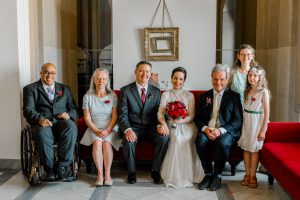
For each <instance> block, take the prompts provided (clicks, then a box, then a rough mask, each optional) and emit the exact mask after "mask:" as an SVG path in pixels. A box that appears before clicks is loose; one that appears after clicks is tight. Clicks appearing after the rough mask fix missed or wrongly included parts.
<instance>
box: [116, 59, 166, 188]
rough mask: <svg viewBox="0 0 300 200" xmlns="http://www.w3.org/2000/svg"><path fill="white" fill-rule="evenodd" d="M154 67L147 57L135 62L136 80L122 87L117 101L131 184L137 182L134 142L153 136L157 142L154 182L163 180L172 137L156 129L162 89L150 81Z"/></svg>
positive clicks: (158, 182) (153, 166)
mask: <svg viewBox="0 0 300 200" xmlns="http://www.w3.org/2000/svg"><path fill="white" fill-rule="evenodd" d="M151 68H152V66H151V64H150V63H149V62H146V61H141V62H139V63H138V64H137V65H136V68H135V77H136V81H135V82H133V83H131V84H129V85H127V86H124V87H123V88H121V94H120V99H119V103H118V113H119V117H118V124H119V127H120V129H121V132H122V133H121V134H122V137H123V153H124V157H125V159H126V161H127V165H128V170H129V173H128V178H127V181H128V183H130V184H133V183H136V169H135V146H136V144H137V142H139V141H140V140H142V139H145V138H151V139H152V140H153V141H154V143H155V153H154V160H153V164H152V172H151V177H152V178H153V181H154V183H156V184H160V183H162V180H161V177H160V166H161V163H162V161H163V158H164V156H165V154H166V151H167V148H168V140H169V138H168V137H167V136H164V135H160V134H159V133H158V132H157V123H158V120H157V111H158V107H159V103H160V90H159V89H158V88H157V87H154V86H152V85H150V84H148V82H149V79H150V76H151Z"/></svg>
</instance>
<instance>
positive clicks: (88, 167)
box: [85, 161, 92, 174]
mask: <svg viewBox="0 0 300 200" xmlns="http://www.w3.org/2000/svg"><path fill="white" fill-rule="evenodd" d="M85 169H86V173H88V174H90V173H91V171H92V162H90V161H85Z"/></svg>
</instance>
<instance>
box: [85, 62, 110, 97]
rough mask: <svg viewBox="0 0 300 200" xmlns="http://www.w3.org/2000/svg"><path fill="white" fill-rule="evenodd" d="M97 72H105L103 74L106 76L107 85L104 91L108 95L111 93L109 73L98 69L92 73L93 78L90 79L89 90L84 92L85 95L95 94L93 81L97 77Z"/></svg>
mask: <svg viewBox="0 0 300 200" xmlns="http://www.w3.org/2000/svg"><path fill="white" fill-rule="evenodd" d="M98 72H105V74H106V75H107V84H106V86H105V89H106V91H107V92H108V93H110V92H112V89H111V88H110V78H109V72H108V71H107V69H105V68H103V67H100V68H97V69H96V70H95V71H94V73H93V76H92V77H91V81H90V88H89V90H88V91H87V92H86V94H89V95H92V94H96V85H95V82H94V79H95V77H96V76H97V73H98Z"/></svg>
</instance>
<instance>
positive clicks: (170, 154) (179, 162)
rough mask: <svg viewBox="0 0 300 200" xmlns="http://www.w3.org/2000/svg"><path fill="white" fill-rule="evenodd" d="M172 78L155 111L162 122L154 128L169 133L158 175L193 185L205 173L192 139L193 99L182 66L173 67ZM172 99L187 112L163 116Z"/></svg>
mask: <svg viewBox="0 0 300 200" xmlns="http://www.w3.org/2000/svg"><path fill="white" fill-rule="evenodd" d="M171 79H172V85H173V88H172V89H170V90H168V91H166V92H164V93H163V94H162V97H161V102H160V106H159V111H158V114H157V116H158V119H159V122H160V124H161V125H160V126H158V128H157V129H158V132H159V133H160V134H163V135H169V136H170V139H169V145H168V150H167V153H166V156H165V158H164V161H163V164H162V167H161V177H162V179H163V180H164V183H165V185H166V186H171V187H175V188H184V187H192V186H193V183H199V182H200V181H201V180H202V179H203V177H204V171H203V168H202V165H201V162H200V159H199V157H198V155H197V153H196V147H195V143H194V140H195V136H196V134H197V127H196V126H195V124H194V122H193V119H194V116H195V99H194V95H193V94H192V93H190V92H189V91H187V90H184V89H183V84H184V81H185V79H186V70H185V69H184V68H182V67H177V68H175V69H174V70H173V71H172V76H171ZM171 101H181V102H182V103H184V104H185V105H186V109H187V111H188V116H187V117H186V118H184V119H177V120H172V119H166V118H165V115H166V105H167V104H168V103H169V102H171ZM166 120H167V121H166ZM172 124H176V128H172Z"/></svg>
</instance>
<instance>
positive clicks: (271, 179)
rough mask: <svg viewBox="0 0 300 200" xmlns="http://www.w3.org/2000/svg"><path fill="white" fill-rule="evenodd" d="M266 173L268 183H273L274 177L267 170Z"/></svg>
mask: <svg viewBox="0 0 300 200" xmlns="http://www.w3.org/2000/svg"><path fill="white" fill-rule="evenodd" d="M267 175H268V182H269V185H273V183H274V177H273V176H272V175H271V174H270V173H269V172H267Z"/></svg>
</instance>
